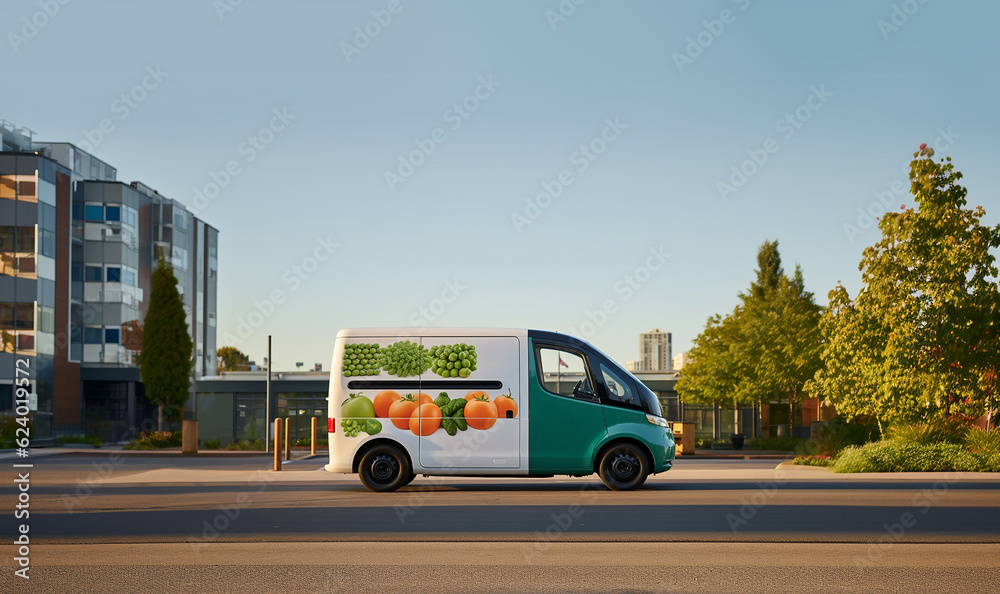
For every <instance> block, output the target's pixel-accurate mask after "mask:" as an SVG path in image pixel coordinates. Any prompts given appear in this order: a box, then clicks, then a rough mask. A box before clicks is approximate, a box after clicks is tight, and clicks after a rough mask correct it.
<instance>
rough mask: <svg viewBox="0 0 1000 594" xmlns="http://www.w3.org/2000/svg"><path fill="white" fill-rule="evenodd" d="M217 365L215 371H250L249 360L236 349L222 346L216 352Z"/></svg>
mask: <svg viewBox="0 0 1000 594" xmlns="http://www.w3.org/2000/svg"><path fill="white" fill-rule="evenodd" d="M215 355H216V357H217V358H218V361H219V365H218V367H217V368H216V371H240V370H249V369H250V358H249V357H247V356H246V354H245V353H243V351H241V350H239V349H238V348H236V347H231V346H224V347H222V348H220V349H218V350H217V351H215Z"/></svg>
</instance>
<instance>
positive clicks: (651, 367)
mask: <svg viewBox="0 0 1000 594" xmlns="http://www.w3.org/2000/svg"><path fill="white" fill-rule="evenodd" d="M672 349H673V346H672V342H671V336H670V333H669V332H661V331H660V329H659V328H653V329H652V330H650V331H649V332H645V333H643V334H640V335H639V365H638V369H636V371H672V367H671V357H672Z"/></svg>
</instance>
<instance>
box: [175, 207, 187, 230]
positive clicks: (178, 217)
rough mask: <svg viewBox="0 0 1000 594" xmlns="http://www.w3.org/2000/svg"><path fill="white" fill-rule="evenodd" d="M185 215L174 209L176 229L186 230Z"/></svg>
mask: <svg viewBox="0 0 1000 594" xmlns="http://www.w3.org/2000/svg"><path fill="white" fill-rule="evenodd" d="M186 214H187V213H185V212H181V211H180V210H178V209H177V208H176V207H175V208H174V227H177V228H178V229H181V230H184V231H186V230H187V216H186Z"/></svg>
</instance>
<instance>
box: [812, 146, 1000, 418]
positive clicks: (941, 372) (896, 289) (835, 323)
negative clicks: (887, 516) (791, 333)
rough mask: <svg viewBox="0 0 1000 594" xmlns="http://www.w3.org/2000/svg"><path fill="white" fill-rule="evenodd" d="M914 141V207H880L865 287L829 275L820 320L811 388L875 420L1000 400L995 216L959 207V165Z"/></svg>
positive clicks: (974, 410) (964, 412)
mask: <svg viewBox="0 0 1000 594" xmlns="http://www.w3.org/2000/svg"><path fill="white" fill-rule="evenodd" d="M933 156H934V150H933V149H930V148H926V145H921V147H920V151H919V152H917V153H914V155H913V161H912V162H911V163H910V182H911V183H910V192H911V193H912V194H913V196H914V199H915V201H916V203H917V205H918V207H919V208H909V209H906V210H905V211H903V212H899V213H888V214H886V216H885V217H883V218H882V219H881V221H880V222H879V229H880V230H881V231H882V238H881V240H880V241H879V242H878V243H876V244H875V245H874V246H871V247H868V248H866V249H865V251H864V253H863V255H862V259H861V263H860V265H859V269H860V270H861V280H862V288H861V290H860V291H859V293H858V295H857V297H856V298H855V299H854V300H853V301H852V300H851V298H850V295H848V293H847V291H846V290H845V289H844V288H843V287H841V286H838V287H837V288H835V289H834V290H833V291H831V293H830V302H831V306H830V308H829V309H828V310H827V312H826V315H825V319H824V320H823V324H822V328H823V336H824V338H825V340H826V347H825V349H824V351H823V360H824V362H825V365H826V370H825V371H824V372H822V373H820V374H818V375H817V377H816V385H817V388H818V389H819V390H820V391H821V392H822V393H823V394H824V395H825V397H826V399H827V400H828V401H829V402H831V403H833V404H834V405H836V407H837V409H838V411H840V412H841V413H842V414H845V415H846V416H848V417H853V416H858V415H871V416H874V417H875V418H876V419H877V420H878V421H879V424H880V425H881V424H882V423H883V422H918V421H922V422H938V421H941V420H943V419H944V418H946V417H949V416H955V415H958V416H961V417H965V418H980V417H982V416H984V415H993V414H995V412H996V411H997V410H998V408H1000V397H998V394H997V366H998V364H1000V363H998V356H997V353H998V352H1000V336H998V334H1000V286H998V283H997V267H996V265H995V257H994V255H993V254H991V253H990V250H991V249H996V248H997V247H998V246H1000V225H997V226H995V227H987V226H984V225H982V223H981V219H982V218H983V215H984V214H985V211H984V210H983V208H982V207H981V206H977V207H976V208H975V209H969V208H966V193H967V191H966V189H965V188H964V187H963V186H961V185H959V183H958V182H959V181H960V180H961V179H962V174H961V173H960V172H958V171H955V169H954V165H953V164H952V163H951V158H950V157H949V158H947V159H941V160H939V161H934V160H933V158H932V157H933Z"/></svg>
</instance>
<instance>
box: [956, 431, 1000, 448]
mask: <svg viewBox="0 0 1000 594" xmlns="http://www.w3.org/2000/svg"><path fill="white" fill-rule="evenodd" d="M964 443H965V447H967V448H969V450H970V451H972V452H980V453H998V452H1000V427H994V428H993V429H991V430H989V431H983V430H982V429H979V428H977V427H970V428H969V430H968V431H967V432H966V433H965V439H964Z"/></svg>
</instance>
